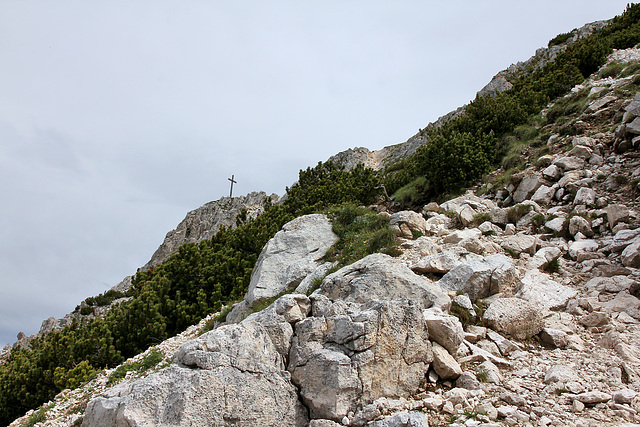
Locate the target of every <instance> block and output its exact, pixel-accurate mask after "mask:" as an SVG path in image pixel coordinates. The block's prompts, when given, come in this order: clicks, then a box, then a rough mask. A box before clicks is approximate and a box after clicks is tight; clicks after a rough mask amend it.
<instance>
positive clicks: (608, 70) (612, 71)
mask: <svg viewBox="0 0 640 427" xmlns="http://www.w3.org/2000/svg"><path fill="white" fill-rule="evenodd" d="M624 67H625V65H624V64H620V63H619V62H611V63H610V64H609V65H607V66H606V67H604V68H603V69H602V70H600V73H599V74H600V78H601V79H604V78H607V77H617V76H618V75H620V74H621V73H622V70H623V69H624Z"/></svg>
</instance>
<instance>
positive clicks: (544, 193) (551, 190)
mask: <svg viewBox="0 0 640 427" xmlns="http://www.w3.org/2000/svg"><path fill="white" fill-rule="evenodd" d="M556 190H557V188H555V187H549V186H546V185H541V186H540V187H538V189H537V190H536V192H535V193H533V195H532V196H531V200H533V201H534V202H536V203H538V204H541V205H548V204H549V203H551V200H553V196H554V195H555V194H556Z"/></svg>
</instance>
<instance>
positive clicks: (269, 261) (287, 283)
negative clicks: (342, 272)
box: [245, 214, 338, 307]
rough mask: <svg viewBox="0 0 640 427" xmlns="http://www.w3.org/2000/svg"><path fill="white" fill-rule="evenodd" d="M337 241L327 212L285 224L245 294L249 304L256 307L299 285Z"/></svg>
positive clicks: (265, 252) (263, 255)
mask: <svg viewBox="0 0 640 427" xmlns="http://www.w3.org/2000/svg"><path fill="white" fill-rule="evenodd" d="M337 241H338V236H336V235H335V233H334V232H333V231H332V227H331V222H330V221H329V219H328V218H327V217H326V216H325V215H321V214H313V215H305V216H302V217H300V218H296V219H294V220H293V221H291V222H289V223H287V224H285V225H284V227H282V230H280V231H278V232H277V233H276V235H275V236H274V237H273V238H272V239H271V240H269V242H268V243H267V244H266V245H265V247H264V249H263V250H262V252H261V253H260V256H259V257H258V261H257V262H256V265H255V267H254V269H253V274H252V275H251V281H250V283H249V289H248V290H247V294H246V296H245V300H246V301H247V304H248V305H249V306H250V307H252V306H254V305H255V304H256V302H258V301H262V300H265V299H269V298H272V297H274V296H276V295H278V294H281V293H282V292H284V291H287V290H292V289H295V288H296V287H297V286H298V285H299V284H300V282H302V280H303V279H304V278H305V277H306V276H308V275H309V274H311V273H313V272H314V271H315V270H316V269H317V268H318V267H319V266H320V265H321V264H322V261H321V259H322V257H323V256H324V255H325V254H326V253H327V251H328V250H329V248H330V247H331V246H332V245H333V244H334V243H335V242H337Z"/></svg>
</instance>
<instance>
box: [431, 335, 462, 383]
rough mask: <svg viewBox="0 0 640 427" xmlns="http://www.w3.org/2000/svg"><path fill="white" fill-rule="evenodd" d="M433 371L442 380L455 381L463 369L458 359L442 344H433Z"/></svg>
mask: <svg viewBox="0 0 640 427" xmlns="http://www.w3.org/2000/svg"><path fill="white" fill-rule="evenodd" d="M433 370H434V371H435V372H436V374H438V376H439V377H440V378H442V379H453V380H455V379H456V378H458V377H459V376H460V375H461V374H462V368H461V367H460V364H459V363H458V362H457V361H456V359H454V358H453V356H451V354H449V352H448V351H447V349H446V348H444V347H442V346H441V345H440V344H437V343H434V344H433Z"/></svg>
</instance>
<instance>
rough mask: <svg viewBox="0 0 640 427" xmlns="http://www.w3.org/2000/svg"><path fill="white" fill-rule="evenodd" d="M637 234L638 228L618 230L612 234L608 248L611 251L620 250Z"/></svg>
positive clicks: (638, 232)
mask: <svg viewBox="0 0 640 427" xmlns="http://www.w3.org/2000/svg"><path fill="white" fill-rule="evenodd" d="M639 236H640V228H636V229H635V230H620V231H618V232H617V233H616V234H615V236H613V242H611V244H610V245H609V247H608V249H609V250H611V251H612V252H621V251H623V250H624V249H625V248H626V247H627V246H629V245H630V244H631V243H633V241H634V240H635V239H636V238H637V237H639Z"/></svg>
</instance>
